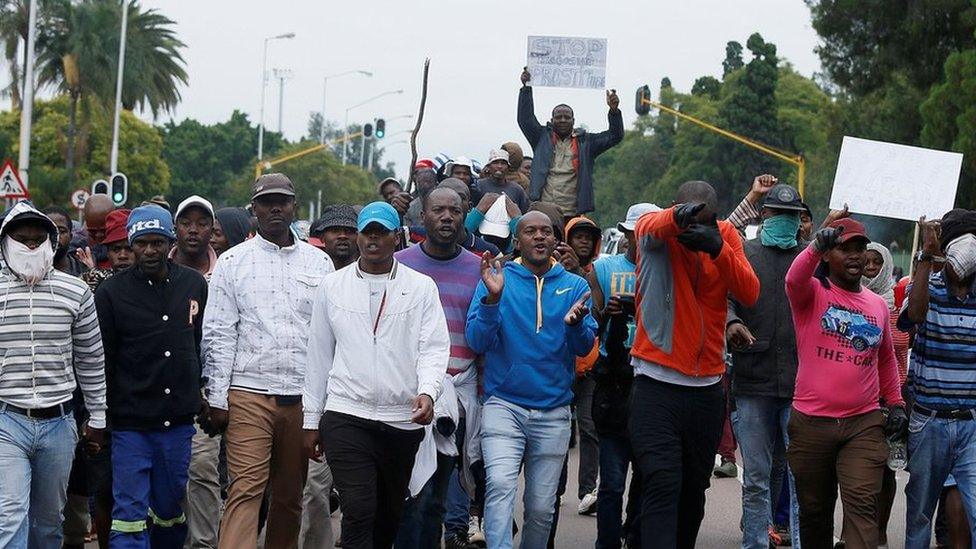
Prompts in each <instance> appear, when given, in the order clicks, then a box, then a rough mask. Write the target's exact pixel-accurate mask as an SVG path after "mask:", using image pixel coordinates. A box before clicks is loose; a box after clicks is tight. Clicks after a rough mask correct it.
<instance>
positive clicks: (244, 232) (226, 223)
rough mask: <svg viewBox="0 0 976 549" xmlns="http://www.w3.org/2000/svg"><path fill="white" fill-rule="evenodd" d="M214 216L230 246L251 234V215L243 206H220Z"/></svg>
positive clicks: (235, 244) (242, 240)
mask: <svg viewBox="0 0 976 549" xmlns="http://www.w3.org/2000/svg"><path fill="white" fill-rule="evenodd" d="M215 216H216V217H217V221H218V222H219V223H220V229H221V230H222V231H224V236H226V237H227V243H228V244H229V245H230V247H231V248H233V247H234V246H237V245H238V244H240V243H241V242H244V241H245V240H247V237H248V235H250V234H251V217H250V216H249V215H248V213H247V211H246V210H244V208H221V209H219V210H217V212H216V214H215Z"/></svg>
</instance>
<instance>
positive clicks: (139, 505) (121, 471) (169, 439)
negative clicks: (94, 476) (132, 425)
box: [109, 425, 196, 549]
mask: <svg viewBox="0 0 976 549" xmlns="http://www.w3.org/2000/svg"><path fill="white" fill-rule="evenodd" d="M195 432H196V429H194V427H193V425H180V426H178V427H173V428H172V429H167V430H165V431H113V432H112V494H113V495H114V496H115V507H114V508H113V509H112V533H111V536H110V538H109V539H110V540H111V541H110V543H111V546H112V548H113V549H116V548H118V549H142V548H144V549H149V547H150V546H151V547H174V548H179V547H183V542H184V541H185V540H186V533H187V526H186V516H185V515H184V514H183V509H182V508H181V503H182V501H183V497H184V496H185V495H186V483H187V481H188V480H189V476H190V475H189V469H190V448H191V444H192V440H193V434H194V433H195ZM147 518H148V519H150V522H151V523H152V525H151V528H148V529H147V524H146V523H147Z"/></svg>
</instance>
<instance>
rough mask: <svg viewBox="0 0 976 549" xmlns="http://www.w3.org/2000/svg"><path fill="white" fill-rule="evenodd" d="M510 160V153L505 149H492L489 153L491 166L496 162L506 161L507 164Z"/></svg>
mask: <svg viewBox="0 0 976 549" xmlns="http://www.w3.org/2000/svg"><path fill="white" fill-rule="evenodd" d="M508 158H509V157H508V151H506V150H505V149H492V150H491V152H490V153H488V163H489V164H491V163H492V162H494V161H496V160H504V161H505V162H508Z"/></svg>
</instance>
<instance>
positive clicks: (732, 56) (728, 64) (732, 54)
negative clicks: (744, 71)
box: [722, 40, 743, 78]
mask: <svg viewBox="0 0 976 549" xmlns="http://www.w3.org/2000/svg"><path fill="white" fill-rule="evenodd" d="M742 65H743V62H742V44H740V43H738V42H736V41H734V40H733V41H731V42H728V43H727V44H725V61H722V78H725V77H726V76H728V75H730V74H732V73H733V72H735V71H737V70H739V69H741V68H742Z"/></svg>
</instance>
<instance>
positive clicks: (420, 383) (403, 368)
mask: <svg viewBox="0 0 976 549" xmlns="http://www.w3.org/2000/svg"><path fill="white" fill-rule="evenodd" d="M309 334H310V337H309V341H308V365H307V368H306V376H305V391H304V396H303V404H304V413H305V419H304V427H305V428H306V429H318V426H319V419H320V418H321V416H322V413H323V412H324V411H326V410H329V411H334V412H340V413H343V414H349V415H352V416H356V417H360V418H364V419H371V420H376V421H383V422H409V421H410V417H411V415H412V414H413V406H412V400H413V398H414V397H415V396H417V395H418V394H427V395H430V397H431V398H432V399H433V400H434V401H436V400H437V397H438V396H439V395H440V392H441V384H442V380H443V378H444V374H445V373H446V372H447V362H448V360H449V359H450V352H451V339H450V335H449V333H448V331H447V320H445V318H444V309H443V308H442V307H441V302H440V298H439V296H438V293H437V286H436V285H435V284H434V281H433V280H431V279H430V278H429V277H427V276H425V275H423V274H420V273H418V272H416V271H414V270H412V269H410V268H408V267H405V266H403V265H401V264H400V263H399V262H397V261H396V260H394V262H393V270H392V271H391V272H390V281H389V283H388V285H387V288H386V299H385V306H384V307H383V308H382V311H381V312H380V318H379V321H378V322H377V323H376V331H375V333H374V325H373V321H372V318H371V316H370V309H369V283H368V282H367V281H366V280H365V279H363V277H362V276H361V275H360V273H359V268H358V263H353V264H352V265H349V266H348V267H346V268H344V269H341V270H339V271H336V272H335V273H333V274H330V275H328V276H326V277H325V279H324V280H323V281H322V284H321V285H320V286H319V289H318V291H317V292H316V294H315V303H314V304H313V306H312V323H311V327H310V331H309Z"/></svg>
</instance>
